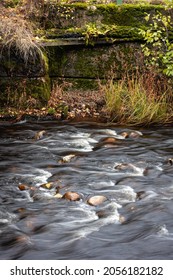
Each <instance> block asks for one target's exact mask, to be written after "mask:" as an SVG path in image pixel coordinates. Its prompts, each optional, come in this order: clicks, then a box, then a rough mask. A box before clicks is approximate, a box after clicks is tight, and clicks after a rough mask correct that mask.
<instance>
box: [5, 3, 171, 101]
mask: <svg viewBox="0 0 173 280" xmlns="http://www.w3.org/2000/svg"><path fill="white" fill-rule="evenodd" d="M54 3H55V2H54ZM157 10H159V11H162V12H165V10H164V7H163V6H160V5H157V6H154V5H121V6H117V5H116V4H108V5H86V4H83V3H76V4H71V5H59V4H51V5H50V4H46V5H45V7H44V12H43V14H42V16H41V15H40V14H36V15H35V14H33V13H32V14H31V15H29V16H30V20H32V21H34V22H35V23H36V25H37V30H36V34H35V35H36V36H37V37H39V36H40V38H39V44H40V45H41V46H42V47H43V55H42V58H41V59H40V57H37V58H36V59H34V60H33V59H30V60H28V61H27V63H26V62H25V61H24V60H23V59H22V58H21V57H20V56H19V55H18V54H17V53H16V52H15V50H11V51H10V53H9V51H8V50H6V49H5V48H3V46H1V47H0V48H1V49H2V51H1V55H0V101H1V104H5V102H6V101H7V100H8V99H9V97H11V101H12V102H13V100H14V98H15V99H16V98H19V96H20V95H21V94H26V96H32V97H33V98H36V99H39V100H40V103H41V104H44V103H46V102H47V100H48V99H49V96H50V92H51V87H52V85H53V83H54V82H60V81H62V80H67V81H70V82H71V83H72V88H73V89H74V88H81V89H87V88H93V87H96V86H97V81H98V79H101V80H103V79H106V78H108V77H110V75H113V76H114V78H117V79H119V78H121V76H122V73H123V72H124V71H127V70H128V71H133V70H134V69H136V68H140V66H141V64H142V63H143V62H142V53H141V48H140V45H141V42H142V38H141V35H140V34H139V30H140V28H147V25H146V24H145V20H144V17H145V15H146V13H154V12H156V11H157ZM169 13H170V10H169Z"/></svg>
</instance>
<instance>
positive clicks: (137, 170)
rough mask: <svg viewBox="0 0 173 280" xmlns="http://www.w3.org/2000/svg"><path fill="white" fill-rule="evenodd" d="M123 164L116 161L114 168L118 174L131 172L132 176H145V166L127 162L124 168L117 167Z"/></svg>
mask: <svg viewBox="0 0 173 280" xmlns="http://www.w3.org/2000/svg"><path fill="white" fill-rule="evenodd" d="M121 164H122V166H123V163H118V162H116V163H115V164H114V166H113V170H114V171H115V172H116V173H117V174H118V175H121V174H124V173H126V174H129V175H130V176H144V171H145V167H138V166H135V165H134V164H132V163H129V164H127V166H125V165H124V167H123V168H122V169H118V168H117V169H116V167H117V166H118V165H121Z"/></svg>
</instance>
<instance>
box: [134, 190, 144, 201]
mask: <svg viewBox="0 0 173 280" xmlns="http://www.w3.org/2000/svg"><path fill="white" fill-rule="evenodd" d="M145 195H146V192H145V191H139V192H137V193H136V200H141V199H142V198H144V197H145Z"/></svg>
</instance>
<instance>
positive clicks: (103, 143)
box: [93, 137, 121, 150]
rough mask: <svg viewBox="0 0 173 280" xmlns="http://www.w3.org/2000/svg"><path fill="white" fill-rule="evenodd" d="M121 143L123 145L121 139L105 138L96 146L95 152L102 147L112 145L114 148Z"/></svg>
mask: <svg viewBox="0 0 173 280" xmlns="http://www.w3.org/2000/svg"><path fill="white" fill-rule="evenodd" d="M119 143H121V140H120V139H117V138H115V137H104V138H101V139H100V140H99V142H98V143H97V144H96V145H95V147H94V148H93V150H98V149H100V148H101V147H103V146H106V145H111V146H112V145H116V144H119Z"/></svg>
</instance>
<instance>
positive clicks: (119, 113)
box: [101, 73, 173, 125]
mask: <svg viewBox="0 0 173 280" xmlns="http://www.w3.org/2000/svg"><path fill="white" fill-rule="evenodd" d="M101 90H103V91H104V93H105V100H106V107H107V110H108V112H109V113H110V115H111V119H112V120H113V121H116V122H118V123H120V124H126V125H149V124H161V123H167V122H169V121H170V120H171V119H172V117H173V109H172V108H171V99H172V88H171V87H169V86H167V85H166V84H165V85H163V84H162V82H160V80H159V79H158V80H157V79H155V77H154V76H152V74H150V75H147V76H146V75H140V74H139V73H136V74H134V75H132V76H129V75H127V76H124V77H123V78H122V79H121V80H119V81H114V79H113V78H112V79H110V80H109V81H107V83H106V84H105V85H101ZM161 90H164V91H163V92H161Z"/></svg>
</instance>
